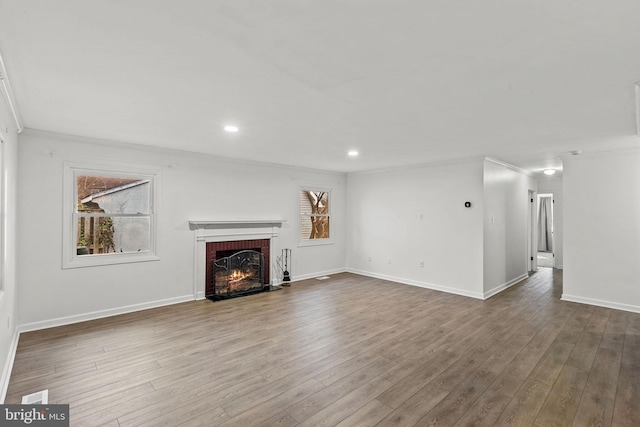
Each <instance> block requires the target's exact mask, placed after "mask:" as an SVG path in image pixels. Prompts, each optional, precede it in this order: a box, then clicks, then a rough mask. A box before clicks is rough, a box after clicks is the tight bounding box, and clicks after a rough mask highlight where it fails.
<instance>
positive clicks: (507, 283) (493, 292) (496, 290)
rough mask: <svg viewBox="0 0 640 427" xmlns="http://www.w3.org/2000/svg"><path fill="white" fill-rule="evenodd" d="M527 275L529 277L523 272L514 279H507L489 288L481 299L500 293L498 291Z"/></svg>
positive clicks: (523, 278)
mask: <svg viewBox="0 0 640 427" xmlns="http://www.w3.org/2000/svg"><path fill="white" fill-rule="evenodd" d="M527 277H529V275H528V274H527V273H525V274H522V275H520V276H518V277H516V278H515V279H512V280H509V281H508V282H506V283H503V284H502V285H499V286H496V287H495V288H493V289H491V290H490V291H488V292H485V293H484V297H483V299H489V298H491V297H492V296H494V295H495V294H497V293H500V292H502V291H504V290H505V289H508V288H510V287H511V286H513V285H515V284H516V283H520V282H522V281H523V280H525V279H526V278H527Z"/></svg>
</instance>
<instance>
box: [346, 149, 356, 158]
mask: <svg viewBox="0 0 640 427" xmlns="http://www.w3.org/2000/svg"><path fill="white" fill-rule="evenodd" d="M347 155H349V156H350V157H356V156H357V155H358V152H357V151H356V150H351V151H349V152H348V153H347Z"/></svg>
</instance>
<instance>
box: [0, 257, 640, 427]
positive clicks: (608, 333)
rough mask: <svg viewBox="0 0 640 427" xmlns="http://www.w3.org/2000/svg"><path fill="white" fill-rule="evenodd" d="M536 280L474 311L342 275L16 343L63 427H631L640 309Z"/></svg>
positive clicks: (637, 422)
mask: <svg viewBox="0 0 640 427" xmlns="http://www.w3.org/2000/svg"><path fill="white" fill-rule="evenodd" d="M561 293H562V275H561V272H559V271H554V270H551V269H541V270H540V271H539V272H538V273H536V274H534V275H533V276H531V277H530V278H529V279H528V280H526V281H524V282H522V283H520V284H518V285H516V286H514V287H512V288H510V289H509V290H507V291H505V292H503V293H501V294H499V295H496V296H495V297H493V298H491V299H489V300H487V301H479V300H475V299H471V298H465V297H461V296H456V295H450V294H445V293H441V292H436V291H431V290H427V289H422V288H418V287H412V286H407V285H401V284H397V283H391V282H386V281H383V280H378V279H372V278H367V277H362V276H357V275H353V274H347V273H344V274H338V275H334V276H333V277H332V278H331V279H328V280H323V281H318V280H307V281H304V282H297V283H294V284H293V285H292V286H291V287H290V288H285V289H283V290H281V291H277V292H270V293H263V294H258V295H253V296H250V297H244V298H237V299H233V300H227V301H219V302H215V303H212V302H210V301H194V302H188V303H184V304H177V305H173V306H169V307H163V308H158V309H152V310H146V311H141V312H137V313H131V314H126V315H121V316H116V317H111V318H107V319H100V320H95V321H91V322H84V323H80V324H75V325H70V326H64V327H58V328H52V329H48V330H43V331H36V332H31V333H25V334H22V335H21V337H20V342H19V346H18V351H17V354H16V359H15V363H14V368H13V372H12V376H11V381H10V383H9V390H8V395H7V399H6V402H5V403H19V402H20V399H21V396H22V395H25V394H28V393H32V392H35V391H39V390H42V389H49V398H50V403H68V404H70V411H71V425H72V426H141V425H144V426H165V425H166V426H179V425H181V426H182V425H184V426H218V425H220V426H226V427H231V426H241V427H251V426H261V427H266V426H281V427H287V426H341V427H345V426H493V425H513V426H529V425H535V426H551V425H553V426H570V425H575V426H640V314H635V313H627V312H622V311H616V310H610V309H605V308H600V307H593V306H588V305H581V304H574V303H569V302H562V301H560V295H561Z"/></svg>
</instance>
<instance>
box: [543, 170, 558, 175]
mask: <svg viewBox="0 0 640 427" xmlns="http://www.w3.org/2000/svg"><path fill="white" fill-rule="evenodd" d="M554 173H556V170H555V169H545V170H544V174H545V175H549V176H551V175H553V174H554Z"/></svg>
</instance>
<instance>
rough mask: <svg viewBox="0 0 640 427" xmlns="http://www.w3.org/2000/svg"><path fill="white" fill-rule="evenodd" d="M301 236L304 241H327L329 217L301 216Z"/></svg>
mask: <svg viewBox="0 0 640 427" xmlns="http://www.w3.org/2000/svg"><path fill="white" fill-rule="evenodd" d="M300 230H301V233H300V234H301V235H300V237H301V238H302V239H305V240H309V239H328V238H329V217H328V216H306V215H304V216H302V218H301V227H300Z"/></svg>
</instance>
